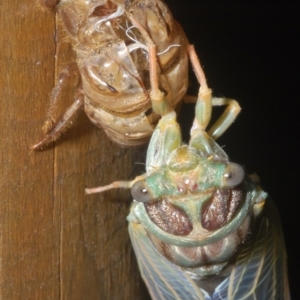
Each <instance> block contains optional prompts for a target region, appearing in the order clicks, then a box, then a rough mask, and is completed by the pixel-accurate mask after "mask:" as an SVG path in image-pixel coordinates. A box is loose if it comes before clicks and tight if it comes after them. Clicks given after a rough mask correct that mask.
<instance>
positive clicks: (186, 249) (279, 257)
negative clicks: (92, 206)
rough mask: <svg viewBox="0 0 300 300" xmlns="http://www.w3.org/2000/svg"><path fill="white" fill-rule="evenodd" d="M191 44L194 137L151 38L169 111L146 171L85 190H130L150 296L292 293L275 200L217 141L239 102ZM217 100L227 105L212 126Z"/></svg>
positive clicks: (278, 297) (163, 104)
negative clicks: (174, 102) (195, 84)
mask: <svg viewBox="0 0 300 300" xmlns="http://www.w3.org/2000/svg"><path fill="white" fill-rule="evenodd" d="M187 48H188V53H189V56H190V59H191V62H192V65H193V67H194V71H195V73H196V76H197V78H198V81H199V83H200V89H199V94H198V100H197V104H196V115H195V119H194V123H193V126H192V128H191V138H190V141H189V144H188V145H182V143H181V132H180V128H179V125H178V123H177V121H176V113H175V111H174V110H173V108H172V107H171V105H170V104H169V103H168V101H167V100H166V98H165V97H164V94H163V93H162V92H161V91H160V90H159V87H158V79H157V73H159V72H157V70H156V67H157V64H156V54H155V45H149V49H150V50H149V53H150V58H149V59H150V71H151V72H150V75H151V77H150V79H151V87H152V89H151V92H150V98H151V102H152V106H153V109H154V111H155V112H156V113H158V114H160V115H162V118H161V119H160V121H159V123H158V125H157V126H156V129H155V131H154V133H153V135H152V138H151V140H150V144H149V147H148V151H147V160H146V173H145V174H143V175H141V176H138V177H136V178H135V179H134V180H132V181H116V182H113V183H111V184H109V185H106V186H102V187H98V188H94V189H86V192H87V193H95V192H104V191H106V190H109V189H112V188H131V193H132V196H133V198H134V200H133V203H132V206H131V210H130V214H129V216H128V218H127V219H128V221H129V233H130V237H131V241H132V244H133V248H134V250H135V253H136V256H137V260H138V264H139V268H140V272H141V275H142V277H143V279H144V281H145V283H146V285H147V287H148V290H149V293H150V295H151V297H152V298H153V299H165V300H170V299H174V300H175V299H176V300H179V299H180V300H191V299H194V300H199V299H201V300H202V299H205V300H211V299H214V300H217V299H229V300H242V299H244V300H245V299H247V300H250V299H251V300H254V299H275V300H282V299H284V300H288V299H290V295H289V286H288V277H287V265H286V252H285V245H284V240H283V236H282V231H281V227H280V222H279V217H278V214H277V211H276V208H275V207H274V205H273V203H272V201H271V200H270V198H269V197H268V195H267V193H265V192H264V191H263V190H262V189H261V187H260V185H259V179H258V176H257V175H251V176H248V175H246V174H245V172H244V169H243V168H242V167H241V166H240V165H238V164H236V163H232V162H230V161H229V158H228V156H227V155H226V153H225V152H224V151H223V149H222V148H221V147H220V146H219V145H218V144H217V143H216V142H215V139H216V138H217V137H219V136H220V135H221V134H222V133H223V132H224V131H225V130H226V129H227V128H228V127H229V126H230V124H231V123H232V122H233V121H234V119H235V118H236V116H237V114H238V113H239V111H240V107H239V105H238V103H237V102H236V101H234V100H230V99H223V98H212V92H211V90H210V89H209V88H208V86H207V83H206V79H205V75H204V73H203V70H202V68H201V66H200V63H199V60H198V58H197V56H196V54H195V51H194V48H193V47H192V46H188V47H187ZM214 105H228V106H227V109H226V110H225V112H224V113H223V115H221V117H220V118H219V119H218V120H217V122H216V123H215V124H214V125H213V126H212V127H211V128H210V129H209V130H208V131H206V127H207V125H208V123H209V121H210V117H211V111H212V106H214Z"/></svg>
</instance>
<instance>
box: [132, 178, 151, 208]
mask: <svg viewBox="0 0 300 300" xmlns="http://www.w3.org/2000/svg"><path fill="white" fill-rule="evenodd" d="M131 195H132V197H133V199H135V200H136V201H138V202H144V203H145V202H149V201H150V200H151V199H152V197H151V193H150V192H149V190H148V189H147V187H146V185H145V182H144V181H143V180H139V181H137V182H136V183H135V184H134V185H133V186H132V188H131Z"/></svg>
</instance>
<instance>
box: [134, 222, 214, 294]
mask: <svg viewBox="0 0 300 300" xmlns="http://www.w3.org/2000/svg"><path fill="white" fill-rule="evenodd" d="M129 234H130V238H131V242H132V245H133V248H134V251H135V254H136V257H137V260H138V264H139V268H140V272H141V275H142V278H143V279H144V281H145V283H146V285H147V287H148V290H149V293H150V295H151V297H152V299H155V300H172V299H174V300H175V299H176V300H178V299H180V300H210V299H211V297H210V296H209V295H208V294H207V293H206V292H205V291H203V290H201V289H200V288H198V287H197V286H196V284H195V283H194V281H193V280H192V279H191V278H189V277H188V275H186V274H185V273H184V272H183V271H182V270H181V268H179V267H178V266H176V265H174V264H173V263H171V262H169V261H168V260H167V259H166V258H164V257H163V256H162V255H161V254H160V253H159V252H158V251H157V250H156V249H155V247H154V246H153V245H152V243H151V241H150V240H149V238H148V237H147V234H146V232H145V230H144V228H143V226H142V225H139V224H134V223H131V222H130V223H129Z"/></svg>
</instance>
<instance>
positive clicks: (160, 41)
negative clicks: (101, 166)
mask: <svg viewBox="0 0 300 300" xmlns="http://www.w3.org/2000/svg"><path fill="white" fill-rule="evenodd" d="M39 2H40V3H41V4H42V5H44V6H48V7H54V6H55V7H56V9H57V11H58V12H59V15H60V16H61V20H62V22H63V24H64V27H65V30H66V32H67V34H68V37H69V40H70V42H71V44H72V46H73V49H74V50H75V52H76V56H77V62H76V63H72V64H70V65H67V66H65V68H64V69H63V70H62V71H61V72H60V73H59V75H58V79H57V84H56V86H55V88H54V89H53V92H52V95H51V101H50V109H49V112H48V119H47V121H46V123H45V126H44V129H45V131H46V135H45V137H44V138H43V139H42V140H41V141H40V142H39V143H37V144H36V145H34V146H33V147H32V148H33V149H38V148H41V147H42V146H43V145H45V144H47V143H48V142H50V141H52V140H54V139H55V138H57V137H58V136H59V134H60V133H61V132H62V131H64V129H65V128H66V127H67V126H68V124H70V120H71V119H72V117H73V116H74V114H75V113H76V112H77V111H78V110H79V109H81V108H82V107H84V110H85V112H86V114H87V116H88V117H89V119H90V120H91V121H92V122H93V123H94V124H95V125H97V126H99V127H101V128H103V129H104V131H105V132H106V134H107V135H108V137H109V138H110V139H111V140H113V141H114V142H116V143H118V144H120V145H124V146H139V145H142V144H144V143H146V142H148V141H149V139H150V136H151V135H152V132H153V130H154V127H155V124H156V123H157V121H158V119H159V117H160V116H159V115H158V114H156V113H155V112H154V111H153V110H152V108H151V101H150V97H149V90H150V82H149V64H148V62H149V58H148V56H149V54H148V47H147V46H146V45H147V44H148V43H149V42H150V43H153V44H155V45H156V47H157V61H158V63H159V69H160V75H159V84H160V88H161V89H162V90H163V91H164V93H165V95H166V97H167V99H168V101H169V103H170V104H171V106H172V107H173V108H178V106H179V103H180V100H181V99H182V98H183V96H184V95H185V93H186V89H187V86H188V55H187V53H186V51H185V49H186V45H187V40H186V37H185V34H184V32H183V31H182V29H181V27H180V25H179V24H178V23H177V22H176V21H175V20H174V19H173V17H172V14H171V12H170V11H169V9H168V7H167V6H166V5H165V4H164V2H162V1H160V0H130V1H124V0H94V1H81V0H61V1H55V0H54V1H51V0H39ZM57 2H59V3H58V4H57V5H56V3H57ZM136 22H138V23H139V24H141V25H142V26H143V28H146V29H145V31H146V33H147V35H145V34H142V33H141V32H140V30H139V29H138V28H137V27H136V25H135V24H136ZM145 39H146V40H145ZM75 76H77V77H78V85H77V90H76V93H75V97H74V102H73V104H72V105H71V106H70V107H69V108H68V109H67V110H66V111H65V113H64V114H63V115H62V116H61V117H60V118H57V116H56V110H57V103H58V101H59V99H60V97H61V94H62V90H63V89H64V86H66V84H67V83H68V82H69V81H70V79H72V78H73V77H75Z"/></svg>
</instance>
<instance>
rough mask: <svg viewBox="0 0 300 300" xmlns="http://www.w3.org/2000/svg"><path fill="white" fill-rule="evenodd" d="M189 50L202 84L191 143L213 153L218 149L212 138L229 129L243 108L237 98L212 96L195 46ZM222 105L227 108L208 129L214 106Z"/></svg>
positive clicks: (190, 46) (214, 138)
mask: <svg viewBox="0 0 300 300" xmlns="http://www.w3.org/2000/svg"><path fill="white" fill-rule="evenodd" d="M187 51H188V54H189V57H190V60H191V63H192V66H193V68H194V72H195V75H196V77H197V79H198V82H199V84H200V88H199V93H198V99H197V103H196V112H195V119H194V123H193V126H192V128H191V140H190V145H191V146H192V147H195V148H197V149H199V150H201V151H203V152H204V153H206V154H207V155H212V154H213V153H215V152H216V150H215V149H213V148H214V147H215V146H216V144H215V143H214V142H213V141H212V140H211V139H213V140H216V139H217V138H218V137H220V136H221V135H222V134H223V133H224V132H225V131H226V130H227V129H228V127H229V126H230V125H231V124H232V123H233V121H234V120H235V119H236V117H237V115H238V114H239V112H240V110H241V108H240V106H239V104H238V102H237V101H235V100H232V99H226V98H212V91H211V89H210V88H209V87H208V85H207V82H206V78H205V74H204V72H203V70H202V68H201V65H200V61H199V59H198V57H197V55H196V52H195V49H194V46H193V45H189V46H188V49H187ZM221 105H227V108H226V110H225V111H224V112H223V114H222V115H221V116H220V118H219V119H218V120H217V121H216V122H215V123H214V124H213V125H212V127H211V128H210V129H209V130H208V131H206V128H207V126H208V124H209V122H210V119H211V114H212V107H213V106H221Z"/></svg>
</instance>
